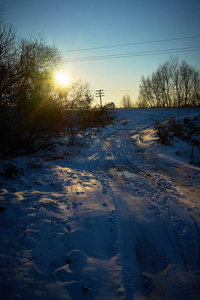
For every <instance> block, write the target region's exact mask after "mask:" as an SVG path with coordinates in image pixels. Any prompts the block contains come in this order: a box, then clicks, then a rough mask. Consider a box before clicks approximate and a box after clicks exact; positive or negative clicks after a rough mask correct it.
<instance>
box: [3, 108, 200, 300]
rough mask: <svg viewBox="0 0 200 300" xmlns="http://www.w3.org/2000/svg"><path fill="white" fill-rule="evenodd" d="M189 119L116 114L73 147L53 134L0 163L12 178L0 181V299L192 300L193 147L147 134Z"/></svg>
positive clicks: (199, 232)
mask: <svg viewBox="0 0 200 300" xmlns="http://www.w3.org/2000/svg"><path fill="white" fill-rule="evenodd" d="M199 115H200V108H196V109H165V110H162V109H148V110H147V109H139V110H118V111H117V119H116V120H115V121H114V124H113V125H110V126H107V127H105V128H96V129H95V128H94V129H91V130H86V131H85V132H82V133H80V135H79V140H78V144H77V145H76V146H74V147H73V148H72V147H69V146H67V137H66V136H65V134H64V133H62V134H60V136H59V137H57V138H55V139H54V141H53V142H54V146H53V147H52V150H51V151H50V150H48V151H41V152H37V153H35V154H32V155H29V156H24V157H16V158H11V159H9V160H6V161H5V160H4V161H1V169H2V170H3V168H5V166H6V165H7V168H9V167H10V168H14V167H16V169H14V170H15V171H16V173H15V175H16V176H13V177H14V178H13V179H12V178H7V179H6V178H3V177H0V228H1V235H0V247H1V249H0V266H1V268H0V299H2V300H4V299H5V300H9V299H13V300H17V299H24V300H31V299H34V300H40V299H42V300H71V299H72V300H82V299H88V300H92V299H95V300H108V299H113V300H115V299H116V300H117V299H120V300H142V299H158V300H159V299H167V300H168V299H169V300H173V299H174V300H175V299H176V300H177V299H189V300H195V299H196V300H199V299H200V163H199V162H200V153H199V148H198V147H194V149H193V154H192V147H191V145H189V143H188V142H186V141H185V142H184V141H181V140H179V139H178V138H174V139H173V140H172V144H171V145H170V146H165V145H161V144H159V143H158V140H157V137H156V135H155V132H154V130H153V124H154V123H155V121H156V120H160V121H162V120H163V118H169V117H171V116H175V117H176V118H182V117H184V116H187V117H189V118H194V117H195V116H199ZM199 120H200V118H199ZM199 126H200V123H199ZM191 155H192V156H193V161H194V163H192V164H190V160H191ZM1 172H2V171H1Z"/></svg>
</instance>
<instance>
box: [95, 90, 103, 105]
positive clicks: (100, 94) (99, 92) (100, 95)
mask: <svg viewBox="0 0 200 300" xmlns="http://www.w3.org/2000/svg"><path fill="white" fill-rule="evenodd" d="M96 97H99V98H100V106H101V108H102V99H101V97H104V91H103V90H96Z"/></svg>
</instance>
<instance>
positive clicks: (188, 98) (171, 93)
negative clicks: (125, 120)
mask: <svg viewBox="0 0 200 300" xmlns="http://www.w3.org/2000/svg"><path fill="white" fill-rule="evenodd" d="M199 105H200V72H199V71H198V70H196V69H195V68H193V67H192V66H190V65H189V64H188V63H186V62H185V61H182V62H181V63H179V61H178V58H171V59H170V60H169V61H167V62H166V63H164V64H163V65H162V66H160V67H159V68H158V69H157V70H156V71H155V72H154V73H152V75H151V76H148V77H147V78H145V77H144V76H143V77H142V79H141V84H140V87H139V97H138V101H137V106H138V107H144V108H145V107H148V108H149V107H152V108H153V107H181V106H199Z"/></svg>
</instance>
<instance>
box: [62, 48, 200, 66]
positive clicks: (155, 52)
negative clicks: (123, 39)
mask: <svg viewBox="0 0 200 300" xmlns="http://www.w3.org/2000/svg"><path fill="white" fill-rule="evenodd" d="M191 51H200V46H193V47H182V48H171V49H160V50H152V51H143V52H141V51H140V52H131V53H119V54H109V55H96V56H86V57H77V58H71V59H65V61H66V62H84V61H91V60H102V59H115V58H127V57H134V56H147V55H158V54H170V53H180V52H191Z"/></svg>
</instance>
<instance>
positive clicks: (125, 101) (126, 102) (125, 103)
mask: <svg viewBox="0 0 200 300" xmlns="http://www.w3.org/2000/svg"><path fill="white" fill-rule="evenodd" d="M120 104H121V106H122V107H123V108H133V102H132V100H131V97H130V95H129V94H126V95H124V96H123V97H122V99H121V102H120Z"/></svg>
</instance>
